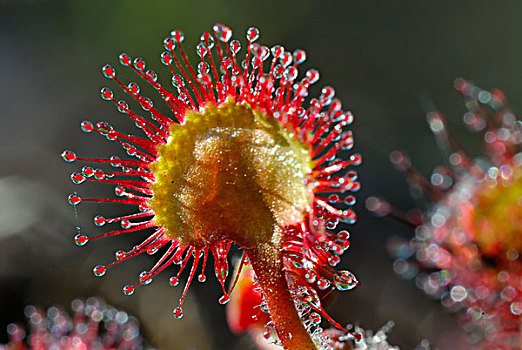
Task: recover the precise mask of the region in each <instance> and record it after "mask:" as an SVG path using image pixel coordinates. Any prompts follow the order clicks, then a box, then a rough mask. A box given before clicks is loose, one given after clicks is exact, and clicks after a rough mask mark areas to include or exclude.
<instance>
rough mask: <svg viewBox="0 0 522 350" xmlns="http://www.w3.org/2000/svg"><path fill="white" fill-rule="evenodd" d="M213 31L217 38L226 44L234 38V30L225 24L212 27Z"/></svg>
mask: <svg viewBox="0 0 522 350" xmlns="http://www.w3.org/2000/svg"><path fill="white" fill-rule="evenodd" d="M212 30H213V31H214V35H216V38H218V40H220V41H223V42H225V43H226V42H228V41H229V40H230V38H232V30H231V29H230V28H229V27H227V26H226V25H224V24H221V23H216V24H214V27H212Z"/></svg>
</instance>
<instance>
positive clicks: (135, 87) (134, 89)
mask: <svg viewBox="0 0 522 350" xmlns="http://www.w3.org/2000/svg"><path fill="white" fill-rule="evenodd" d="M127 88H128V89H129V90H130V91H131V92H132V93H133V94H134V95H138V94H139V93H140V86H139V85H138V84H136V83H135V82H130V83H129V84H128V85H127Z"/></svg>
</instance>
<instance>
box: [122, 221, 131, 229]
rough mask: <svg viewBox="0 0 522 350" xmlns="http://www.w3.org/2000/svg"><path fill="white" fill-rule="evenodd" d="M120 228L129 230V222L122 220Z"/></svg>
mask: <svg viewBox="0 0 522 350" xmlns="http://www.w3.org/2000/svg"><path fill="white" fill-rule="evenodd" d="M120 224H121V228H124V229H126V228H130V227H131V226H132V224H131V222H130V221H129V220H122V221H121V223H120Z"/></svg>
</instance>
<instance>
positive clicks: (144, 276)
mask: <svg viewBox="0 0 522 350" xmlns="http://www.w3.org/2000/svg"><path fill="white" fill-rule="evenodd" d="M139 278H140V282H142V283H143V284H145V285H147V284H150V282H152V278H150V277H149V273H148V272H147V271H142V272H141V273H140V277H139Z"/></svg>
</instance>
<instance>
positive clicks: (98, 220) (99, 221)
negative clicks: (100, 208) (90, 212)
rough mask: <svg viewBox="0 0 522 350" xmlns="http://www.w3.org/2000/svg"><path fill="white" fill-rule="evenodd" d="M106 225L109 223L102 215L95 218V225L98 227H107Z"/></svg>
mask: <svg viewBox="0 0 522 350" xmlns="http://www.w3.org/2000/svg"><path fill="white" fill-rule="evenodd" d="M106 223H107V220H106V219H105V218H104V217H103V216H101V215H96V216H95V217H94V224H95V225H96V226H103V225H105V224H106Z"/></svg>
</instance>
